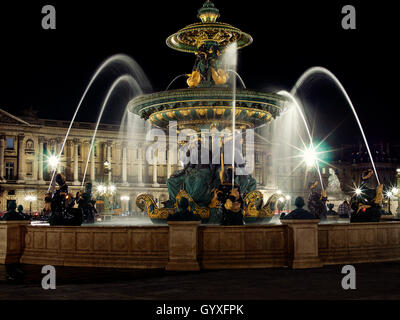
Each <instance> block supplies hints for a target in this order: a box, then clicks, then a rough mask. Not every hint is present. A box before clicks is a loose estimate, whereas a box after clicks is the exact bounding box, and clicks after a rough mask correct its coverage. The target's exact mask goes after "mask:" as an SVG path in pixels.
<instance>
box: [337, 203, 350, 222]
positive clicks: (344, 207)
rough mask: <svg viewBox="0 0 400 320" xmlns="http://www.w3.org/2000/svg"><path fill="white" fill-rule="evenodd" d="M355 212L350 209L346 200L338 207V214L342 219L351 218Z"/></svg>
mask: <svg viewBox="0 0 400 320" xmlns="http://www.w3.org/2000/svg"><path fill="white" fill-rule="evenodd" d="M352 212H353V210H352V209H351V207H350V203H349V202H348V201H347V200H344V201H343V202H342V203H341V204H339V207H338V214H339V217H340V218H350V216H351V213H352Z"/></svg>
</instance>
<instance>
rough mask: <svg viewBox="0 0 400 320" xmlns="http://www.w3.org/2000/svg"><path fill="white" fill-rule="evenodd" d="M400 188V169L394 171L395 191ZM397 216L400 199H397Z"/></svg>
mask: <svg viewBox="0 0 400 320" xmlns="http://www.w3.org/2000/svg"><path fill="white" fill-rule="evenodd" d="M399 188H400V168H397V169H396V189H397V190H399ZM396 211H397V214H398V215H400V197H397V210H396Z"/></svg>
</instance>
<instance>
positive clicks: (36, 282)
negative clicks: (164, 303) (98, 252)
mask: <svg viewBox="0 0 400 320" xmlns="http://www.w3.org/2000/svg"><path fill="white" fill-rule="evenodd" d="M341 267H342V266H325V267H323V268H318V269H303V270H292V269H289V268H276V269H252V270H215V271H212V270H207V271H201V272H193V273H175V272H166V271H164V270H126V269H123V270H122V269H103V268H76V267H56V272H57V277H56V278H57V288H56V289H55V290H44V289H42V288H41V279H42V276H43V275H42V274H41V266H34V265H21V266H20V269H21V270H22V271H23V272H24V274H23V278H21V279H19V280H16V281H9V280H6V279H7V276H6V270H5V267H4V266H3V265H2V266H0V300H9V299H18V300H19V299H24V300H37V299H39V300H93V299H95V300H103V299H106V300H110V299H111V300H132V299H145V300H181V299H182V300H214V299H218V300H254V299H256V300H264V299H268V300H271V299H272V300H276V299H277V300H281V299H285V300H286V299H302V300H304V299H305V300H308V299H329V300H330V299H340V300H343V299H345V300H347V299H385V300H387V299H400V262H387V263H374V264H358V265H355V268H356V272H357V280H356V286H357V289H356V290H343V289H342V287H341V279H342V278H343V277H344V275H343V274H341Z"/></svg>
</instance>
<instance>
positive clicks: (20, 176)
mask: <svg viewBox="0 0 400 320" xmlns="http://www.w3.org/2000/svg"><path fill="white" fill-rule="evenodd" d="M24 137H25V136H24V135H23V134H19V135H18V182H23V181H24V171H25V170H24V169H25V168H24Z"/></svg>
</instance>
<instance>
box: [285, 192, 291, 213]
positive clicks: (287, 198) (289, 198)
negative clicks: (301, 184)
mask: <svg viewBox="0 0 400 320" xmlns="http://www.w3.org/2000/svg"><path fill="white" fill-rule="evenodd" d="M291 199H292V197H291V196H290V195H287V196H286V200H287V206H288V211H290V205H291V203H290V200H291Z"/></svg>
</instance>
